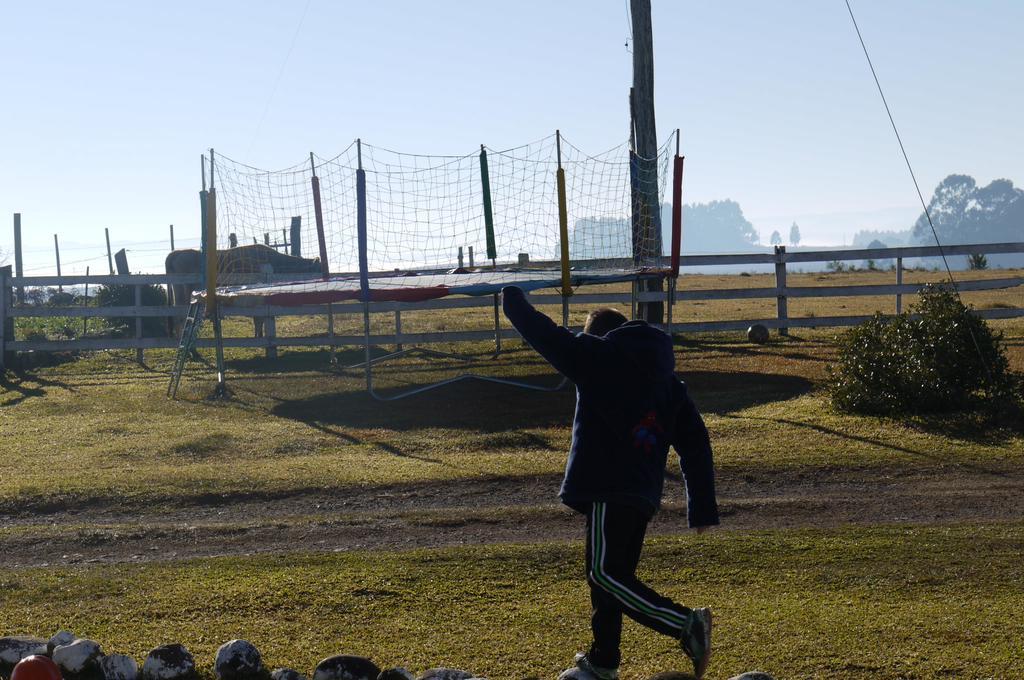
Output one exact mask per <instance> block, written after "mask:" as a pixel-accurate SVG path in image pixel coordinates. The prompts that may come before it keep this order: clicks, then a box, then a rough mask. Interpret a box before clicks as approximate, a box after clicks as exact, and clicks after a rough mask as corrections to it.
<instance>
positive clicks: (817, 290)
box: [0, 242, 1024, 368]
mask: <svg viewBox="0 0 1024 680" xmlns="http://www.w3.org/2000/svg"><path fill="white" fill-rule="evenodd" d="M943 253H944V254H945V255H946V256H947V257H952V256H964V255H974V254H978V253H982V254H1002V253H1024V242H1022V243H994V244H991V243H990V244H976V245H956V246H945V247H943V248H942V249H941V251H940V249H939V248H938V247H936V246H915V247H904V248H869V249H851V250H823V251H798V252H791V253H790V252H786V249H785V247H782V246H779V247H777V248H776V249H775V252H773V253H751V254H736V255H686V256H683V257H681V258H680V263H681V266H682V267H683V268H684V271H685V268H688V267H708V266H716V265H734V266H735V265H741V266H745V265H773V266H774V268H775V285H774V286H771V287H763V288H723V289H710V290H677V291H676V292H675V300H676V302H677V303H678V302H686V301H694V300H738V299H752V298H761V299H765V298H768V299H771V298H774V299H775V300H776V315H775V317H774V318H766V319H734V320H727V321H704V322H683V323H673V324H672V325H671V329H670V330H671V331H672V332H707V331H729V330H742V329H746V328H747V327H748V326H750V325H751V324H754V323H760V324H763V325H765V326H766V327H768V328H775V329H778V330H779V332H781V333H786V332H788V329H789V328H798V327H829V326H851V325H855V324H857V323H860V322H862V321H864V320H866V319H867V318H869V317H867V316H824V317H822V316H815V317H811V318H790V317H789V313H788V300H789V299H790V298H811V297H845V296H863V295H874V296H880V295H886V296H889V295H892V296H895V305H894V310H895V311H896V312H897V313H898V312H899V311H901V310H902V296H903V295H913V294H915V293H916V292H917V291H918V290H919V289H920V288H921V286H922V285H921V284H913V283H911V284H906V283H903V271H904V270H903V261H904V260H905V259H908V258H930V257H938V256H939V255H940V254H943ZM851 260H857V261H862V260H875V261H880V260H888V261H895V273H894V276H895V281H894V282H893V283H892V284H874V285H853V286H789V285H787V282H786V274H787V267H788V266H789V265H793V264H798V263H808V262H832V261H851ZM274 278H277V279H281V280H295V279H296V278H298V277H297V276H296V275H280V276H278V277H273V276H270V277H269V280H274ZM259 280H260V281H267V280H268V276H267V275H259ZM86 283H88V284H89V285H90V286H95V285H104V284H119V285H129V286H134V287H135V304H133V305H130V306H121V307H95V306H63V307H50V306H46V307H44V306H35V305H16V304H14V301H15V300H16V299H18V296H16V295H15V291H17V290H19V289H21V288H23V287H36V286H65V287H71V286H81V285H84V284H86ZM234 283H242V281H240V280H239V281H234ZM150 284H158V285H168V284H186V285H188V284H194V285H195V286H196V287H197V288H198V287H199V285H200V284H201V281H199V280H197V278H196V277H195V276H193V275H182V274H176V275H168V274H146V275H130V276H89V277H86V276H22V277H14V276H12V275H11V267H10V266H7V267H0V368H3V367H4V362H5V359H6V360H7V361H10V359H11V353H13V352H17V351H28V350H36V351H69V350H72V351H73V350H102V349H134V350H135V351H136V355H137V358H138V359H139V360H140V361H141V360H142V359H143V351H144V350H146V349H156V348H173V347H176V346H177V342H178V341H177V338H173V337H156V338H146V337H143V332H142V330H143V327H142V320H143V319H144V318H147V317H165V318H168V317H175V318H182V317H184V315H185V313H186V308H185V307H173V308H169V307H166V306H153V305H148V306H147V305H143V304H142V288H143V286H145V285H150ZM1020 286H1024V277H1019V276H1017V277H1005V278H990V279H984V280H971V281H961V282H959V289H960V290H961V291H978V290H994V289H1009V288H1017V287H1020ZM664 299H665V295H664V294H661V293H640V294H638V295H637V296H636V298H634V297H633V296H631V295H630V294H629V293H578V294H576V295H573V296H572V297H571V298H570V299H569V303H570V304H573V305H587V306H594V305H602V304H612V303H619V304H629V303H630V302H632V301H634V300H635V301H640V302H644V301H658V300H664ZM1010 299H1012V300H1014V302H1015V304H1014V305H1013V306H1011V307H1005V308H998V309H985V310H981V311H980V312H979V314H980V315H981V316H983V317H985V318H990V319H992V318H1012V317H1020V316H1024V295H1019V296H1013V297H1011V298H1010ZM531 300H532V301H533V302H534V303H535V304H552V305H560V304H561V303H562V298H561V296H559V295H550V294H534V295H532V296H531ZM491 305H493V300H492V299H491V298H490V297H452V298H442V299H438V300H430V301H427V302H417V303H400V302H376V303H372V304H371V311H372V312H374V313H380V312H383V313H391V314H394V315H395V322H396V323H395V327H396V332H395V333H389V334H382V335H374V336H371V337H370V342H371V343H372V344H379V345H402V344H403V343H410V344H427V343H439V342H463V341H486V340H490V339H493V338H494V337H495V331H494V330H480V331H460V332H432V333H403V332H402V330H401V314H402V312H403V311H412V310H417V311H418V310H430V309H461V308H472V307H490V306H491ZM221 309H222V312H223V313H224V314H225V315H229V316H230V315H235V316H247V317H267V318H270V319H273V318H274V317H278V316H293V315H326V314H327V305H307V306H302V307H275V306H256V307H251V306H247V307H236V306H228V305H222V307H221ZM331 311H332V312H333V313H334V314H335V315H339V314H357V313H362V305H361V304H360V303H339V304H334V305H332V306H331ZM19 317H73V318H90V317H106V318H110V317H121V318H133V319H134V320H135V328H134V337H122V338H107V337H96V338H77V339H73V340H45V341H43V340H24V339H22V340H18V339H17V338H16V337H15V335H14V327H15V324H14V320H15V319H17V318H19ZM273 327H274V326H273V323H271V324H268V329H267V330H268V333H267V335H266V336H265V337H262V338H237V337H232V338H225V339H224V345H225V346H228V347H263V348H265V349H266V350H267V352H268V354H272V353H273V352H274V351H276V348H277V347H286V346H287V347H292V346H326V345H329V344H331V340H330V339H328V338H327V337H325V336H317V337H278V336H276V335H275V334H274V332H273ZM498 335H500V337H516V333H515V331H514V330H512V329H509V328H506V329H501V330H499V331H498ZM364 342H365V339H364V337H363V335H362V334H359V335H335V336H333V344H334V345H336V346H344V345H363V344H364ZM212 344H213V341H212V340H207V339H200V340H199V342H198V345H199V346H200V347H209V346H212Z"/></svg>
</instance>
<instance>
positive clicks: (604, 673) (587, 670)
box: [558, 652, 619, 680]
mask: <svg viewBox="0 0 1024 680" xmlns="http://www.w3.org/2000/svg"><path fill="white" fill-rule="evenodd" d="M618 678H619V669H618V668H601V667H600V666H595V665H594V664H592V663H590V659H588V658H587V655H586V654H584V653H583V652H580V653H579V654H577V655H576V665H575V666H574V667H573V668H567V669H566V670H564V671H562V674H561V675H559V676H558V680H618Z"/></svg>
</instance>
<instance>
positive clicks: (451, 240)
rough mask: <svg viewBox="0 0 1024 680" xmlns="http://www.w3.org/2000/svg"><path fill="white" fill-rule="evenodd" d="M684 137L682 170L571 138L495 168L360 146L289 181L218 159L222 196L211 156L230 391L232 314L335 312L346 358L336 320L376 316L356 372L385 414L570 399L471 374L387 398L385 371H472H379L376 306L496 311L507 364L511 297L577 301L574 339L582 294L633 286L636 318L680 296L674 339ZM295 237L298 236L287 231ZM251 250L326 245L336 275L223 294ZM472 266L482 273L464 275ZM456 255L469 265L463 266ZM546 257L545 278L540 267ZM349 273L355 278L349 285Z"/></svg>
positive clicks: (185, 342)
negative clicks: (417, 400)
mask: <svg viewBox="0 0 1024 680" xmlns="http://www.w3.org/2000/svg"><path fill="white" fill-rule="evenodd" d="M674 137H675V147H676V148H675V156H674V157H673V156H671V154H670V152H669V144H668V143H666V144H663V145H662V146H661V148H660V149H659V151H658V154H657V155H656V157H654V158H640V157H638V156H637V155H636V153H635V152H634V151H633V149H632V147H631V146H630V145H629V144H628V143H622V144H619V145H616V146H615V147H612V148H611V149H609V150H607V151H605V152H602V153H600V154H597V155H596V156H591V155H588V154H585V153H584V152H582V151H581V150H579V149H578V148H576V147H574V146H572V145H571V144H568V143H567V142H565V141H564V140H563V138H562V137H561V134H560V133H558V132H556V133H555V134H554V135H552V136H550V137H546V138H544V139H541V140H538V141H537V142H531V143H530V144H527V145H524V146H522V147H516V148H513V149H508V150H493V149H489V148H487V147H485V146H481V147H480V150H479V152H473V153H471V154H466V155H462V156H422V155H416V154H404V153H399V152H395V151H390V150H388V149H384V148H381V147H374V146H370V145H367V144H364V143H363V142H362V140H358V139H357V140H355V142H354V143H353V144H352V145H351V146H350V147H349V148H348V149H346V150H345V151H344V152H342V154H340V155H338V156H336V157H334V158H331V159H320V158H318V157H316V156H315V155H314V154H312V153H311V154H310V156H309V163H308V164H302V165H295V166H292V167H290V168H286V169H284V170H280V171H273V172H271V171H263V170H258V169H256V168H252V167H249V166H247V165H244V164H241V163H238V162H236V161H231V160H230V159H224V158H223V157H222V156H221V157H219V162H218V164H217V165H215V164H214V157H213V150H212V149H211V150H210V156H209V173H210V185H209V189H207V188H206V174H205V173H206V167H207V166H206V157H205V156H204V164H203V190H202V191H201V192H200V197H201V202H200V205H201V219H202V224H203V236H204V238H203V241H204V244H203V250H204V257H203V261H204V262H205V263H206V266H205V279H206V285H205V290H204V291H203V292H202V293H200V294H199V295H197V296H196V302H195V303H194V304H197V305H203V306H204V309H205V313H206V315H207V316H209V317H211V318H212V321H213V326H214V337H215V346H216V348H217V380H218V390H217V391H218V392H219V393H224V392H225V391H226V390H225V382H224V381H225V370H224V362H223V339H222V336H221V323H220V318H221V311H220V305H219V302H225V303H228V304H229V305H230V306H232V307H235V308H238V307H259V306H267V307H300V306H306V305H326V306H327V325H328V337H329V338H330V341H329V342H330V347H331V353H332V358H333V356H334V351H335V344H334V341H333V338H334V318H333V311H332V305H333V304H335V303H342V302H356V303H360V304H361V306H362V315H363V337H364V349H365V360H364V361H363V362H362V363H360V364H356V365H355V366H351V367H350V368H362V369H364V370H365V374H366V389H367V391H368V392H369V393H370V394H371V395H372V396H373V397H374V398H375V399H378V400H382V401H392V400H395V399H401V398H404V397H407V396H410V395H413V394H419V393H422V392H424V391H427V390H431V389H435V388H437V387H440V386H442V385H448V384H451V383H453V382H457V381H460V380H467V379H473V380H481V381H486V382H494V383H500V384H505V385H514V386H517V387H523V388H527V389H531V390H544V391H551V390H557V389H561V388H562V387H564V386H565V384H566V383H567V381H566V380H564V379H560V381H559V382H558V384H557V385H554V386H542V385H537V384H533V383H528V382H523V381H519V380H512V379H505V378H497V377H493V376H487V375H480V374H476V373H464V374H462V375H458V376H456V377H454V378H449V379H447V380H442V381H440V382H436V383H433V384H430V385H424V386H417V387H415V388H413V389H409V390H407V391H404V392H398V393H395V392H391V391H389V393H388V394H381V393H379V392H378V391H377V390H376V389H375V387H374V375H373V367H374V366H375V365H378V364H380V363H382V362H385V361H389V360H391V359H395V358H397V357H400V356H407V355H409V354H412V353H419V354H422V355H425V356H428V357H444V358H447V359H452V358H454V359H460V360H468V359H469V357H466V356H463V355H458V354H451V353H445V352H439V351H435V350H432V349H423V348H419V347H416V348H410V349H401V348H399V350H398V351H396V352H391V353H389V354H385V355H383V356H376V357H375V356H373V353H372V346H371V342H372V340H373V338H372V336H371V333H370V315H371V313H373V312H375V311H379V310H374V309H372V308H371V305H372V304H374V303H380V302H395V303H403V304H404V303H407V304H415V303H423V302H428V301H431V300H438V299H440V298H446V297H450V296H468V297H486V296H491V297H492V298H493V311H494V330H495V335H494V339H495V355H497V354H498V353H500V352H501V335H502V331H501V327H500V324H501V310H500V301H499V295H498V294H499V293H500V291H501V289H502V288H504V287H506V286H510V285H515V286H519V287H520V288H522V289H523V290H525V291H527V292H531V291H538V290H541V289H554V290H555V291H556V292H557V294H558V295H559V296H560V297H561V303H562V323H563V325H568V316H569V314H568V306H569V300H570V299H571V298H572V296H573V294H574V292H575V290H576V289H577V288H579V287H581V286H592V285H602V284H612V283H627V282H628V283H631V284H633V285H632V297H631V299H632V307H633V311H634V315H635V311H636V308H637V299H638V297H637V292H638V288H639V284H640V283H641V282H645V281H650V280H668V282H669V285H668V287H667V294H666V301H667V302H668V310H669V312H668V314H669V319H668V320H669V323H671V309H672V300H673V297H674V289H675V280H676V277H677V276H678V273H679V250H680V243H681V205H682V203H681V184H682V170H683V158H682V156H681V155H680V154H679V133H678V130H677V131H675V135H674ZM670 167H671V168H672V214H671V251H670V257H669V258H665V257H663V255H662V253H663V248H664V246H663V243H662V238H663V237H662V225H661V221H662V220H661V208H662V199H663V190H664V188H665V187H666V186H667V181H665V180H666V178H667V176H668V174H669V168H670ZM215 169H216V172H217V175H216V176H217V177H218V179H219V180H220V184H219V186H218V188H217V189H215V188H214V177H215ZM218 190H219V191H218ZM218 193H219V198H218ZM289 223H290V228H289V229H283V228H282V227H283V225H284V224H289ZM570 224H571V227H570ZM281 233H283V237H280V238H281V241H280V242H272V240H271V234H281ZM260 237H262V238H260ZM276 238H278V237H275V240H276ZM250 240H251V241H252V242H253V243H259V242H261V241H262V242H263V243H264V244H265V245H266V246H269V247H273V248H277V247H282V248H285V249H286V252H288V254H289V255H290V256H292V257H302V244H316V247H317V248H316V254H317V255H318V256H319V257H318V260H319V264H318V265H317V269H318V271H320V272H321V273H320V274H318V275H316V278H312V279H310V278H306V279H302V280H296V279H293V280H290V281H285V282H275V283H272V284H271V283H261V284H251V285H232V286H224V285H218V283H217V279H218V274H219V273H218V271H217V268H218V266H219V265H218V262H219V260H218V251H219V250H220V251H224V250H228V249H232V248H236V247H238V244H240V243H249V241H250ZM464 250H465V251H468V254H469V267H464V266H463V265H464V262H463V253H464ZM474 251H475V253H476V256H477V260H478V262H474ZM236 252H238V251H236ZM456 252H457V253H458V255H457V262H458V264H457V266H453V264H455V262H454V259H453V256H454V255H455V253H456ZM531 254H533V256H534V257H536V259H537V262H536V263H535V264H531V263H530V255H531ZM235 259H236V260H237V258H235ZM308 261H309V262H314V260H308ZM515 262H518V266H515V265H514V264H513V263H515ZM480 264H482V265H483V266H479V265H480ZM235 265H236V266H237V265H238V263H237V262H236V263H235ZM243 265H244V263H243ZM666 265H667V266H666ZM615 267H619V268H615ZM332 268H333V272H332ZM339 270H341V271H349V272H353V273H351V274H338V273H336V272H337V271H339ZM234 271H237V270H234ZM296 271H301V270H296ZM220 273H223V274H227V273H231V272H228V271H227V270H225V271H224V272H220ZM413 309H415V308H413ZM202 316H203V312H202V311H200V312H198V313H194V312H193V311H191V310H190V313H189V316H188V318H189V319H193V318H195V319H198V323H201V320H202ZM195 334H196V331H195V327H194V326H191V327H189V328H188V330H187V332H186V330H185V329H184V328H183V331H182V341H181V343H180V344H179V358H178V361H177V363H176V369H175V375H174V377H172V386H173V387H174V389H175V390H176V384H177V382H176V381H177V380H179V379H180V372H181V369H182V368H183V366H184V361H185V360H187V356H188V352H189V351H191V348H192V347H193V346H194V337H195ZM435 342H446V341H444V340H439V341H435ZM172 394H173V390H172Z"/></svg>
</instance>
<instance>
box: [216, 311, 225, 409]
mask: <svg viewBox="0 0 1024 680" xmlns="http://www.w3.org/2000/svg"><path fill="white" fill-rule="evenodd" d="M213 341H214V345H215V347H216V354H217V387H216V388H214V392H213V396H215V397H217V398H223V397H227V396H228V383H227V375H226V370H225V368H224V333H223V331H222V329H221V324H220V307H219V306H215V307H214V309H213Z"/></svg>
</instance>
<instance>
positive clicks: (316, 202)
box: [310, 175, 331, 280]
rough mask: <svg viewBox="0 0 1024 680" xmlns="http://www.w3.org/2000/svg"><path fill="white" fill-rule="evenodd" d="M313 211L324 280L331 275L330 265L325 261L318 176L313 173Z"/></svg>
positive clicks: (325, 247) (325, 242) (325, 252)
mask: <svg viewBox="0 0 1024 680" xmlns="http://www.w3.org/2000/svg"><path fill="white" fill-rule="evenodd" d="M310 181H311V182H312V184H313V212H314V214H315V215H316V238H317V242H318V243H319V245H320V268H321V271H323V273H324V279H325V280H326V279H327V278H328V277H329V276H330V275H331V265H330V264H329V263H328V262H327V237H326V236H325V235H324V211H323V208H322V207H321V206H320V178H319V177H317V176H316V175H313V178H312V180H310Z"/></svg>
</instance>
